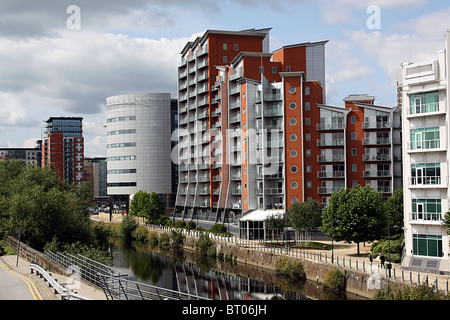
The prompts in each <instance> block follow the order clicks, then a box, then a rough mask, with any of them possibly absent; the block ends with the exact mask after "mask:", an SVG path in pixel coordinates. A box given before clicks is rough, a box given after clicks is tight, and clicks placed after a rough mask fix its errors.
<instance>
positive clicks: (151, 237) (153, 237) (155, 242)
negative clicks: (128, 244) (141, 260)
mask: <svg viewBox="0 0 450 320" xmlns="http://www.w3.org/2000/svg"><path fill="white" fill-rule="evenodd" d="M149 243H150V245H151V246H152V247H157V246H158V243H159V240H158V233H156V232H154V231H152V232H150V235H149Z"/></svg>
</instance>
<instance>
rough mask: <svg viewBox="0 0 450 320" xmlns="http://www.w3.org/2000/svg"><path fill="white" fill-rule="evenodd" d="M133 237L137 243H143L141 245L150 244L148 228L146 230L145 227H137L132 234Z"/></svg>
mask: <svg viewBox="0 0 450 320" xmlns="http://www.w3.org/2000/svg"><path fill="white" fill-rule="evenodd" d="M131 236H132V237H133V239H135V240H136V241H137V242H141V243H147V242H148V231H147V228H145V227H141V226H137V227H136V229H134V230H133V231H132V232H131Z"/></svg>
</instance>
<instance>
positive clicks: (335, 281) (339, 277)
mask: <svg viewBox="0 0 450 320" xmlns="http://www.w3.org/2000/svg"><path fill="white" fill-rule="evenodd" d="M323 287H324V289H325V290H326V291H331V292H334V293H340V292H345V277H344V274H343V273H342V271H341V270H339V269H330V270H328V271H327V274H326V275H325V281H324V282H323Z"/></svg>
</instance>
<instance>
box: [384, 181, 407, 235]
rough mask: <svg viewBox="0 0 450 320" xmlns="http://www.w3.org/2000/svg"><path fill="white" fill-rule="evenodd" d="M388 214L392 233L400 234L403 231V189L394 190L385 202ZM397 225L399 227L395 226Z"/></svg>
mask: <svg viewBox="0 0 450 320" xmlns="http://www.w3.org/2000/svg"><path fill="white" fill-rule="evenodd" d="M384 207H385V210H386V215H387V216H388V217H389V224H390V225H389V228H390V234H391V235H393V234H399V233H402V232H403V229H402V227H403V220H404V218H403V189H402V188H398V189H395V190H394V193H393V194H392V196H390V197H389V198H388V199H387V200H386V202H385V204H384ZM394 226H397V227H398V228H394Z"/></svg>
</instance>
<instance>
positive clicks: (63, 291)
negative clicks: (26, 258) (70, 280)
mask: <svg viewBox="0 0 450 320" xmlns="http://www.w3.org/2000/svg"><path fill="white" fill-rule="evenodd" d="M30 269H31V273H33V271H36V275H37V276H40V277H41V278H44V280H45V281H47V282H48V284H49V286H50V287H52V288H53V289H54V293H55V294H57V293H59V294H60V295H61V299H62V300H71V299H76V300H92V299H91V298H87V297H84V296H82V295H79V294H78V293H76V292H72V291H71V290H70V289H68V288H66V287H64V286H63V285H61V284H59V283H58V281H56V279H53V277H52V276H51V274H49V273H48V272H47V271H46V270H45V269H44V268H42V267H41V266H39V265H37V264H34V263H31V264H30Z"/></svg>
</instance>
